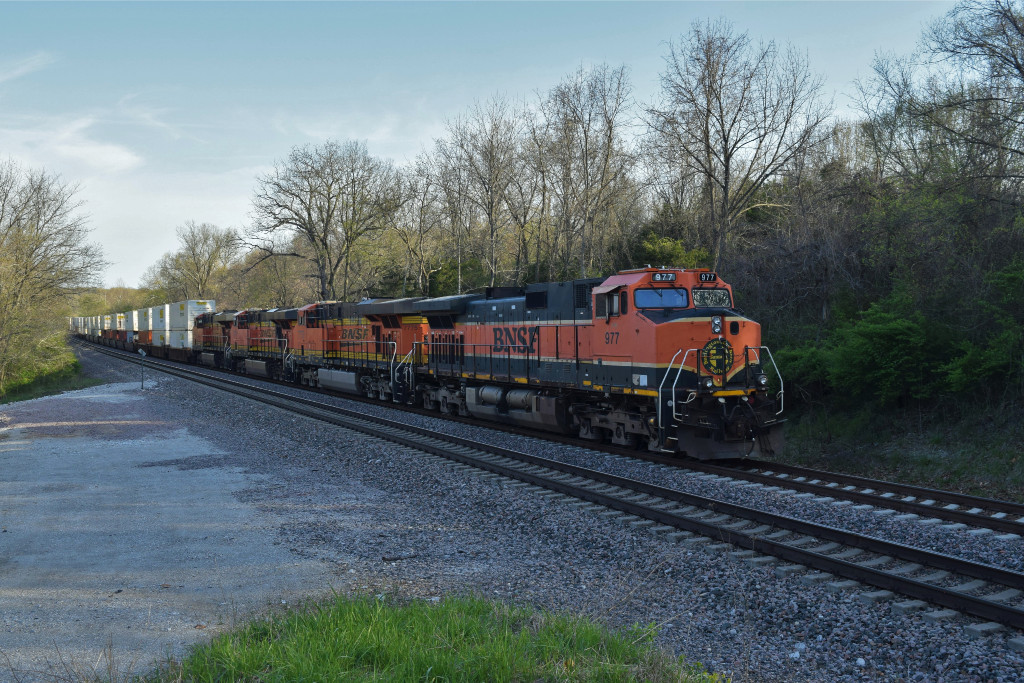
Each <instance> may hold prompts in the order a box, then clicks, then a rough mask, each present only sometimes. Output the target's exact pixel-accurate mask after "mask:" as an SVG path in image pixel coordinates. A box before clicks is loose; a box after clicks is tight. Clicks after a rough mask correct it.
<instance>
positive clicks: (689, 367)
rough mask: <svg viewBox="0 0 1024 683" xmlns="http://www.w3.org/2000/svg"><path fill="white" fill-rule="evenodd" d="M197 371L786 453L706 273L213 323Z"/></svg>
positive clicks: (256, 314)
mask: <svg viewBox="0 0 1024 683" xmlns="http://www.w3.org/2000/svg"><path fill="white" fill-rule="evenodd" d="M76 320H83V319H73V320H72V326H73V327H75V326H76V322H75V321H76ZM79 331H80V330H79ZM137 344H138V342H137V341H136V345H137ZM126 346H127V345H126ZM155 351H156V354H157V355H161V354H160V352H159V349H155ZM163 355H167V354H163ZM172 355H173V354H172ZM189 359H190V360H192V361H193V362H199V363H203V364H205V365H209V366H213V367H222V368H227V369H230V370H235V371H239V372H245V373H248V374H252V375H258V376H265V377H273V378H277V379H283V380H286V381H291V382H297V383H301V384H304V385H308V386H321V387H325V388H330V389H334V390H338V391H342V392H348V393H357V394H362V395H364V396H371V397H375V398H378V399H380V400H385V401H392V402H397V403H405V404H418V405H421V406H423V407H425V408H428V409H433V410H438V411H440V412H442V413H448V414H458V415H466V416H474V417H477V418H481V419H485V420H495V421H499V422H508V423H514V424H517V425H522V426H528V427H533V428H536V429H539V430H546V431H552V432H564V433H573V434H578V435H579V436H580V437H582V438H584V439H590V440H595V441H609V442H611V443H615V444H619V445H623V446H637V447H640V446H644V447H646V448H648V449H650V450H653V451H669V452H676V453H680V454H685V455H687V456H690V457H694V458H699V459H717V458H742V457H746V456H748V455H762V456H770V455H772V454H773V453H775V452H776V451H777V450H778V449H779V448H780V447H781V431H782V424H783V422H784V420H783V419H782V418H781V414H782V395H783V394H782V379H781V377H780V376H779V375H778V370H777V368H776V366H775V363H774V361H773V360H772V357H771V353H770V351H769V350H768V348H767V347H765V346H763V345H762V344H761V329H760V325H759V324H758V323H756V322H754V321H752V320H749V319H747V318H745V317H743V316H742V315H740V314H739V313H738V312H737V311H736V310H735V309H734V308H733V297H732V288H731V287H730V286H729V285H728V284H726V283H724V282H722V281H721V280H719V278H718V277H717V274H715V273H712V272H710V271H708V270H704V269H686V270H683V269H673V268H643V269H637V270H629V271H622V272H620V273H618V274H616V275H613V276H611V277H608V278H591V279H582V280H572V281H568V282H552V283H540V284H532V285H527V286H526V287H525V288H518V287H492V288H488V289H487V290H486V291H485V292H484V293H482V294H463V295H455V296H446V297H439V298H404V299H366V300H363V301H360V302H358V303H343V302H323V301H322V302H317V303H313V304H309V305H307V306H303V307H301V308H292V309H273V310H245V311H221V312H212V311H209V312H205V313H202V314H200V315H198V316H197V317H196V318H195V322H194V329H193V330H192V343H191V350H190V358H189ZM769 370H771V372H772V377H773V378H774V380H775V382H776V383H777V388H776V389H770V388H769V387H770V385H771V384H772V378H770V377H769V375H768V371H769Z"/></svg>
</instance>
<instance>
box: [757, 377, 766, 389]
mask: <svg viewBox="0 0 1024 683" xmlns="http://www.w3.org/2000/svg"><path fill="white" fill-rule="evenodd" d="M757 383H758V384H760V385H761V386H762V387H763V386H767V385H768V375H758V376H757Z"/></svg>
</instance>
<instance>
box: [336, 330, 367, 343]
mask: <svg viewBox="0 0 1024 683" xmlns="http://www.w3.org/2000/svg"><path fill="white" fill-rule="evenodd" d="M369 336H370V335H369V334H368V333H367V331H366V329H365V328H363V327H356V328H349V327H346V328H342V330H341V338H342V339H346V340H352V341H362V340H363V339H366V338H368V337H369Z"/></svg>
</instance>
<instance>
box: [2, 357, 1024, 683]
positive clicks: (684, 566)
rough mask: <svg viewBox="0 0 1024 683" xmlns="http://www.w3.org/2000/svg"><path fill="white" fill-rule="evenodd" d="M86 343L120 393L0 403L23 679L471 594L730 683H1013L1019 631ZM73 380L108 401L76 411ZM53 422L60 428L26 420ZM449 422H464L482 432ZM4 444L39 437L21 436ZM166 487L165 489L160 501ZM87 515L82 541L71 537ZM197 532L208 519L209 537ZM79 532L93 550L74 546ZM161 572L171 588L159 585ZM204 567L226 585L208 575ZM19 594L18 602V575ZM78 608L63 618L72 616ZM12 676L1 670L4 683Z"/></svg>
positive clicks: (1015, 555)
mask: <svg viewBox="0 0 1024 683" xmlns="http://www.w3.org/2000/svg"><path fill="white" fill-rule="evenodd" d="M80 355H81V357H82V360H83V364H84V365H85V367H86V368H87V371H88V372H89V373H90V374H92V375H94V376H98V377H102V378H104V379H108V380H109V381H111V382H121V383H123V384H122V385H115V386H114V387H97V388H96V389H91V390H86V391H85V392H75V393H72V394H67V395H64V396H62V397H54V398H49V399H40V400H37V401H31V402H26V403H24V404H15V405H13V406H9V407H7V408H6V409H4V410H3V411H2V412H0V420H6V421H7V422H8V424H7V425H6V426H7V431H6V432H0V433H3V434H6V439H4V437H3V436H0V490H2V491H3V501H4V502H3V504H2V509H0V524H2V526H3V527H5V528H7V530H8V531H7V533H4V534H3V535H0V553H2V554H0V577H2V582H0V624H2V627H3V634H2V639H0V650H3V652H4V653H5V654H6V655H7V656H8V657H10V658H11V661H12V662H13V664H14V665H15V667H16V668H20V669H28V668H37V667H38V666H39V665H40V662H41V661H43V660H42V659H41V658H46V659H49V660H50V661H53V660H54V653H55V649H54V647H53V643H54V642H57V643H62V644H65V643H66V644H67V645H66V648H67V649H65V646H63V645H62V648H61V652H62V653H68V652H71V651H72V650H74V648H72V646H71V644H72V643H81V644H82V649H81V651H79V650H74V653H76V657H75V660H76V661H80V662H94V661H96V658H97V656H98V654H99V653H100V651H101V650H102V649H103V648H104V647H105V646H106V645H107V642H108V640H109V641H111V642H112V645H113V651H114V653H115V657H117V658H118V661H119V662H122V668H128V666H129V664H130V662H131V661H136V662H138V665H139V666H144V665H145V664H146V663H147V662H148V661H150V660H151V659H156V658H159V657H161V656H162V655H163V654H164V653H165V652H166V651H167V650H168V649H170V650H171V651H172V652H174V653H179V652H181V651H183V649H184V648H185V647H187V645H188V644H190V643H192V642H195V641H196V640H198V639H201V638H204V637H206V636H207V635H208V634H209V633H211V632H215V631H218V630H221V629H223V628H226V627H227V626H228V625H230V623H232V622H233V621H234V620H235V619H237V618H238V617H244V616H248V615H250V614H258V613H259V612H260V610H262V609H264V608H265V607H266V606H267V605H268V604H276V605H278V606H279V607H280V600H282V599H284V600H288V601H290V602H291V601H294V600H295V599H296V595H297V594H299V593H300V592H301V593H302V594H304V595H310V596H316V595H321V594H323V593H324V592H325V590H328V589H331V588H333V589H336V590H341V591H350V590H351V591H367V592H373V593H381V592H387V593H396V594H401V595H403V596H413V597H419V598H425V599H431V598H437V597H440V596H442V595H444V594H446V593H451V592H458V593H466V592H473V593H479V594H482V595H485V596H490V597H495V598H499V599H505V600H513V601H518V602H526V603H531V604H534V605H536V606H540V607H543V608H550V609H558V610H572V611H581V612H587V613H590V614H593V615H597V616H599V617H600V618H602V619H604V620H605V621H607V622H608V623H609V624H611V625H614V626H619V625H629V624H633V623H636V622H641V623H645V624H646V623H656V624H659V625H660V627H661V633H662V636H661V640H662V642H663V644H664V646H665V647H667V648H669V649H671V650H673V651H675V652H678V653H679V654H682V655H685V656H687V657H689V658H691V659H695V660H699V661H701V662H703V663H704V664H705V666H707V667H708V668H709V669H712V670H715V671H722V672H727V673H730V674H731V675H733V676H734V677H735V679H736V680H737V681H877V680H887V681H900V680H907V681H918V680H921V681H924V680H927V681H972V680H975V681H1019V680H1022V679H1024V654H1022V653H1020V652H1016V651H1013V650H1011V649H1010V648H1009V647H1008V641H1009V640H1010V638H1017V637H1020V635H1021V634H1020V633H1018V632H1013V631H1004V632H1002V633H999V634H996V635H994V636H991V637H988V638H985V639H981V640H968V639H967V638H966V636H965V634H964V632H963V627H964V625H966V624H968V623H971V622H970V621H969V620H967V619H962V618H961V619H955V620H953V621H950V622H944V623H939V624H931V623H926V622H924V621H923V619H922V618H921V616H920V615H919V614H917V615H902V614H899V613H898V612H896V611H894V610H893V609H892V607H891V604H890V603H888V602H882V603H879V604H874V605H865V604H863V603H862V602H861V601H860V600H859V599H858V597H857V596H858V593H857V592H856V591H847V592H840V593H831V592H829V591H828V590H827V589H826V588H825V587H824V586H821V585H816V586H805V585H803V584H802V583H801V582H800V581H799V578H798V577H795V578H787V579H779V578H776V577H775V576H774V574H773V573H772V570H771V569H769V568H759V569H749V568H747V567H746V565H744V564H742V563H741V562H739V561H736V560H733V559H732V558H730V557H729V555H728V553H727V552H711V551H703V550H700V549H695V548H690V547H688V546H686V545H676V544H672V543H669V542H667V541H665V540H664V539H663V538H660V537H657V536H654V535H651V534H650V533H648V532H645V531H637V530H634V529H632V528H630V527H624V526H621V525H619V524H617V523H615V522H611V521H608V520H605V519H604V518H602V517H600V516H599V515H597V514H593V513H587V512H583V511H581V510H578V509H577V508H575V507H573V506H571V505H568V504H565V503H558V502H552V501H548V500H546V499H545V498H543V497H541V496H537V495H534V494H531V493H529V492H524V491H522V490H518V489H514V488H511V487H507V486H503V485H501V484H500V483H494V482H490V481H487V480H486V479H483V478H478V477H476V476H474V475H472V474H467V473H464V472H458V471H455V470H453V469H451V468H450V467H448V466H446V465H444V464H441V463H439V462H438V461H436V460H435V459H430V458H426V457H424V456H422V455H418V454H416V453H413V452H410V451H408V450H406V449H403V448H399V447H396V446H393V445H390V444H387V443H385V442H381V441H378V440H375V439H369V438H366V437H363V436H359V435H355V434H353V433H350V432H346V431H344V430H341V429H338V428H335V427H330V426H325V425H321V424H318V423H313V422H311V421H309V420H306V419H304V418H298V417H291V416H289V415H287V414H285V413H283V412H280V411H277V410H274V409H270V408H267V407H265V406H262V405H253V404H251V403H248V402H245V401H243V400H242V399H236V398H233V397H230V396H228V395H226V394H223V393H222V392H218V391H216V390H213V389H207V388H204V387H200V386H197V385H194V384H192V383H188V382H185V381H183V380H177V379H173V378H169V377H164V376H159V379H158V381H157V382H156V383H155V385H154V384H153V383H152V382H151V380H147V386H146V389H145V391H143V392H140V391H139V390H138V376H139V371H138V368H137V367H135V366H126V365H125V364H122V363H120V362H119V361H115V360H110V359H107V358H106V357H103V356H99V355H98V354H96V353H93V352H90V351H84V352H82V353H81V354H80ZM147 377H149V378H152V377H153V374H151V373H147ZM89 392H93V395H96V396H104V395H105V396H113V395H116V397H117V398H116V399H115V398H111V399H107V400H83V397H84V396H88V395H90V394H89ZM404 419H407V418H404ZM417 419H419V418H417ZM54 421H58V422H67V423H71V424H68V425H65V426H57V427H38V426H37V427H33V426H29V425H33V424H39V423H50V422H54ZM122 423H124V424H122ZM444 424H445V426H444V429H446V430H447V431H453V432H458V433H463V434H470V433H472V434H476V433H478V432H481V431H484V430H478V429H472V428H466V427H462V426H460V425H453V424H451V423H444ZM493 438H494V439H496V440H500V441H502V442H508V441H510V440H511V439H512V438H511V437H508V436H506V435H497V436H494V437H493ZM19 441H22V442H23V441H31V446H30V448H27V449H26V448H25V447H24V445H23V444H19V443H18V442H19ZM532 443H533V445H532V446H525V445H524V441H523V440H521V439H517V440H515V444H514V446H515V447H518V448H520V449H526V448H533V449H534V450H536V451H538V452H539V451H540V450H543V451H544V452H543V455H546V456H548V457H551V456H552V455H555V454H557V455H558V457H560V458H565V459H576V458H579V459H581V460H585V459H587V458H591V459H593V458H595V456H593V455H589V454H586V453H583V452H580V451H579V449H565V448H564V447H559V446H543V447H542V446H540V445H538V444H537V442H532ZM58 444H64V445H63V446H61V445H58ZM510 445H513V444H510ZM573 451H575V452H573ZM106 454H112V455H111V456H110V457H109V458H108V457H106ZM55 458H60V460H61V461H68V462H67V466H66V467H64V468H63V470H67V469H68V468H71V472H72V473H73V472H74V471H75V469H74V468H75V467H78V468H79V472H81V464H80V463H84V462H89V461H90V460H87V458H91V462H92V463H94V466H102V468H103V469H102V470H98V471H100V472H102V476H98V477H96V476H92V477H84V476H82V477H81V479H82V481H81V482H79V483H83V482H85V481H94V482H98V483H97V485H98V486H99V485H107V486H113V485H119V484H121V483H122V482H126V483H131V482H133V481H136V482H138V483H137V484H134V485H133V486H134V487H135V488H137V489H138V490H136V491H134V492H133V493H131V494H130V495H131V497H132V498H131V500H134V501H135V504H134V505H132V506H129V507H131V509H132V510H134V512H133V513H132V514H133V516H137V517H138V518H139V520H141V521H140V522H133V523H139V524H142V525H143V526H145V525H146V524H147V523H148V524H149V526H151V527H155V528H158V529H159V528H164V527H168V526H170V527H173V528H175V529H180V532H179V533H177V534H176V535H172V536H169V537H164V538H163V540H162V543H163V545H160V542H158V540H159V539H157V540H154V543H155V546H154V547H139V545H138V543H137V542H136V541H133V540H132V539H131V538H130V535H129V534H125V533H124V532H123V531H122V530H121V525H123V524H126V523H127V522H125V521H124V520H123V519H121V518H120V517H112V516H104V515H101V514H99V511H97V510H92V515H91V516H90V514H89V513H90V510H89V509H88V505H81V506H80V508H81V509H78V508H75V505H76V500H78V499H79V498H81V499H82V500H85V501H88V500H90V496H91V495H92V490H91V489H86V490H83V489H81V488H78V489H75V488H68V486H69V482H68V474H67V473H66V472H63V473H62V472H57V471H56V470H61V468H56V467H55V468H53V469H54V472H53V473H52V474H51V475H49V476H50V479H47V478H46V477H45V476H43V475H44V474H46V472H45V471H44V470H45V468H43V467H42V466H41V465H37V464H34V463H40V462H44V461H46V460H47V459H49V460H53V459H55ZM601 459H602V460H603V462H604V464H605V465H606V466H607V469H609V470H614V471H616V472H617V473H618V472H619V471H630V472H631V473H632V476H638V477H639V476H641V475H642V476H643V478H648V477H655V478H656V479H657V480H658V481H659V482H661V483H671V485H674V486H678V487H679V488H684V489H685V490H688V491H693V492H695V493H700V494H701V495H718V494H721V495H722V496H723V497H726V496H727V497H729V498H730V499H732V500H748V501H749V500H751V499H750V497H751V496H753V497H754V498H753V500H756V501H758V502H759V503H760V504H763V505H764V506H765V507H769V508H770V509H773V510H774V509H775V507H773V506H776V505H779V506H782V507H781V508H779V511H784V512H786V513H787V514H796V513H797V512H800V511H801V510H802V511H803V512H802V514H805V515H806V514H810V515H815V518H816V519H818V520H821V519H823V515H826V514H827V515H830V516H829V517H827V518H825V519H826V523H838V522H839V521H840V520H846V519H849V517H848V513H847V511H845V510H839V509H836V508H833V507H831V506H828V505H822V504H820V503H809V502H800V501H798V500H794V499H792V498H787V497H785V496H773V495H770V494H769V493H766V492H764V491H760V490H758V489H748V488H738V487H732V486H727V485H723V484H720V483H715V482H707V481H704V480H701V479H695V478H693V477H688V476H684V475H668V474H666V473H665V471H664V470H660V469H653V468H648V467H645V466H637V465H632V464H628V463H622V462H621V461H613V460H610V459H607V458H601ZM76 463H79V464H78V465H76ZM614 468H620V469H614ZM37 471H38V472H39V473H40V474H36V472H37ZM30 476H35V478H34V479H32V480H30V479H29V477H30ZM669 479H671V481H669ZM25 484H28V487H29V488H28V490H27V491H25V492H21V489H22V488H24V486H25ZM158 484H159V485H160V486H161V487H164V488H165V489H167V490H168V491H170V494H168V493H160V492H158V491H157V489H158V488H159V487H158V486H157V485H158ZM62 487H63V488H62ZM122 490H123V489H122ZM29 494H31V496H30V495H29ZM19 496H20V497H19ZM44 499H55V500H57V501H59V502H60V505H61V506H63V507H58V508H55V509H58V510H61V509H69V510H71V509H74V512H73V515H74V516H72V518H71V519H69V520H63V519H54V518H46V519H40V516H39V515H37V514H36V510H35V507H34V506H35V502H33V501H42V500H44ZM153 500H165V501H177V502H178V503H179V504H178V505H177V508H176V511H171V512H169V511H168V510H167V508H169V507H172V506H170V505H152V504H147V501H153ZM51 509H52V508H51ZM183 511H184V512H183ZM190 511H194V512H191V513H190ZM68 514H69V515H70V514H71V513H70V512H69V513H68ZM82 520H86V521H88V524H89V526H88V531H89V535H90V538H89V539H84V540H82V539H80V540H77V541H76V540H72V539H73V538H74V537H75V536H76V535H77V532H78V531H80V530H81V529H82V528H83V522H82ZM864 520H865V521H864V522H863V523H865V524H867V523H870V524H873V525H876V526H878V528H881V529H887V528H889V527H890V526H892V531H891V532H889V533H892V534H894V535H899V536H900V537H901V538H903V539H904V540H907V537H906V534H908V533H913V534H915V536H914V539H915V542H916V539H917V536H916V535H917V534H922V535H921V538H922V539H925V540H924V541H923V542H924V543H931V542H932V540H930V539H932V538H938V539H940V540H941V539H945V546H944V547H945V549H946V550H949V547H950V545H951V543H950V540H951V539H953V540H955V541H956V543H955V544H954V545H957V546H959V544H960V541H961V539H964V546H963V547H964V549H963V551H962V552H963V553H964V554H967V555H975V554H978V555H980V556H983V557H989V558H991V559H990V561H992V559H998V560H1000V564H1004V565H1011V566H1012V565H1014V563H1015V562H1020V558H1021V556H1022V555H1024V553H1022V546H1021V545H1020V541H1019V540H1018V541H1015V540H1000V541H997V540H994V539H991V538H982V539H970V540H969V541H968V540H967V539H966V537H965V536H964V535H962V534H960V535H953V532H949V531H944V532H939V531H937V530H935V529H934V528H929V527H922V526H920V525H915V524H902V525H900V524H898V523H897V522H894V521H892V520H884V519H881V520H880V519H879V518H878V517H877V516H873V515H870V514H869V513H868V514H866V515H865V516H864ZM213 524H215V525H216V526H217V529H216V531H215V532H214V531H210V530H208V529H207V528H206V527H207V526H208V525H213ZM25 529H31V530H32V533H33V534H35V535H40V534H42V536H41V537H40V538H39V539H38V540H36V541H34V542H33V543H34V545H31V546H29V545H26V544H27V543H28V542H27V541H24V540H22V541H20V542H19V543H20V545H19V543H15V542H14V541H12V540H8V539H9V538H12V537H11V535H10V534H15V537H17V536H18V534H19V533H22V530H25ZM932 534H939V536H937V537H933V536H932ZM22 535H24V534H22ZM101 537H103V540H102V542H98V541H97V539H99V538H101ZM47 544H51V545H52V544H59V545H58V546H54V547H64V545H65V544H72V545H69V546H66V547H70V548H72V549H73V550H72V551H71V552H68V553H65V555H70V556H72V557H73V558H75V561H74V562H68V561H66V560H65V562H64V564H63V565H60V563H59V562H58V563H57V564H58V565H59V566H58V568H57V569H56V570H55V569H52V568H50V567H48V566H47V564H46V563H47V562H51V563H52V562H56V559H55V558H54V557H51V556H55V555H58V554H57V553H44V552H42V549H45V548H46V547H47ZM76 544H77V545H76ZM94 545H101V546H103V547H105V548H108V549H109V550H107V551H105V552H93V551H90V552H86V549H87V548H89V547H91V546H94ZM125 555H127V556H128V558H130V559H124V556H125ZM47 557H50V559H47ZM140 557H141V558H144V561H145V562H153V563H155V564H157V566H159V567H161V570H160V571H150V572H146V573H143V572H137V573H138V574H140V576H139V577H138V578H132V579H130V580H120V581H119V580H118V579H119V577H121V576H134V575H135V574H133V572H134V566H135V565H137V564H139V563H141V562H143V560H140V559H138V558H140ZM131 558H134V559H131ZM94 562H95V563H97V564H92V563H94ZM168 572H175V574H174V577H175V578H173V579H170V580H167V579H164V578H162V577H164V576H169V574H168ZM210 572H213V574H214V575H216V576H217V577H219V578H217V579H216V580H214V579H210V580H205V581H204V580H203V578H201V577H205V576H207V574H208V573H210ZM179 576H180V578H178V577H179ZM32 582H34V584H32ZM29 584H32V585H34V588H32V590H31V591H29V590H27V589H25V588H23V586H27V585H29ZM163 584H168V587H167V588H164V587H163ZM119 588H120V589H121V591H122V592H121V593H115V591H117V590H118V589H119ZM126 594H127V595H126ZM282 596H283V597H282ZM72 603H73V605H72ZM72 606H73V607H74V610H77V611H74V612H69V611H68V610H69V609H71V607H72ZM204 610H205V611H204ZM175 613H176V614H175ZM71 614H74V615H76V616H75V617H70V616H69V615H71ZM76 618H77V619H78V620H77V621H76V620H75V619H76ZM97 625H99V626H100V628H97ZM150 625H152V628H150ZM196 625H203V626H205V628H203V629H197V628H195V627H196ZM167 628H170V629H172V630H171V631H166V630H161V629H167ZM29 629H34V630H35V633H29V632H28V631H29ZM76 647H78V646H76ZM79 652H80V653H79ZM90 658H91V659H90ZM7 673H9V670H8V671H7ZM4 675H5V672H4V671H3V670H2V669H0V680H2V679H3V677H4Z"/></svg>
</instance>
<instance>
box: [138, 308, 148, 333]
mask: <svg viewBox="0 0 1024 683" xmlns="http://www.w3.org/2000/svg"><path fill="white" fill-rule="evenodd" d="M135 313H136V314H137V316H136V319H137V320H138V328H137V329H138V331H139V332H148V331H149V309H148V308H140V309H139V310H137V311H135Z"/></svg>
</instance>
